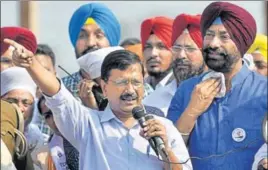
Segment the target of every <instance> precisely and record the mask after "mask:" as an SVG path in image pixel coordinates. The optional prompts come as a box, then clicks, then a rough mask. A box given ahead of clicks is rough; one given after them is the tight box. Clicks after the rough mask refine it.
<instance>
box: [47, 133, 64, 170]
mask: <svg viewBox="0 0 268 170" xmlns="http://www.w3.org/2000/svg"><path fill="white" fill-rule="evenodd" d="M48 146H49V150H50V154H51V157H52V160H53V163H54V165H55V167H56V169H57V170H68V165H67V162H66V156H65V153H64V148H63V138H62V137H61V136H58V135H56V134H53V136H52V138H51V141H50V142H49V143H48Z"/></svg>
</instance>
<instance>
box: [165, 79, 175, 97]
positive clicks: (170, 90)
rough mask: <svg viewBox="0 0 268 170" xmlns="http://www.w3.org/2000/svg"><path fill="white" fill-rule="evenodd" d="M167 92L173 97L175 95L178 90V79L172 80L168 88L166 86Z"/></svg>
mask: <svg viewBox="0 0 268 170" xmlns="http://www.w3.org/2000/svg"><path fill="white" fill-rule="evenodd" d="M166 90H167V92H168V93H169V94H171V95H172V96H174V95H175V93H176V90H177V81H176V79H174V80H172V81H171V82H170V83H169V84H168V85H167V86H166Z"/></svg>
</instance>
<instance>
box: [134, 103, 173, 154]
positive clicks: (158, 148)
mask: <svg viewBox="0 0 268 170" xmlns="http://www.w3.org/2000/svg"><path fill="white" fill-rule="evenodd" d="M132 114H133V117H134V118H135V119H136V120H138V122H139V124H140V126H141V127H142V128H144V123H145V121H147V120H150V119H154V117H153V116H152V115H149V114H147V113H145V111H144V109H143V107H140V106H136V107H134V108H133V109H132ZM149 143H150V145H151V147H152V148H153V150H154V151H155V153H156V155H157V156H159V154H160V155H161V157H162V158H163V159H166V158H168V154H167V152H166V150H165V145H164V141H163V140H162V138H161V137H159V136H154V137H151V138H150V139H149Z"/></svg>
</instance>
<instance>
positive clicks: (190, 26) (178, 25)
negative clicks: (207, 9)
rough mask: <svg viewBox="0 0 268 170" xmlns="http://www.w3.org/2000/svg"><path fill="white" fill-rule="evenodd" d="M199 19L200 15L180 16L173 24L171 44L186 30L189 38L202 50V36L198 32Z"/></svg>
mask: <svg viewBox="0 0 268 170" xmlns="http://www.w3.org/2000/svg"><path fill="white" fill-rule="evenodd" d="M200 19H201V15H187V14H180V15H178V16H177V17H176V19H175V20H174V22H173V28H172V29H173V30H172V41H171V42H172V44H174V43H175V41H176V39H177V38H178V37H179V36H180V35H181V34H182V32H183V31H184V30H185V29H187V30H188V31H189V34H190V36H191V38H192V39H193V40H194V42H195V43H196V45H197V46H198V47H199V48H202V36H201V31H200Z"/></svg>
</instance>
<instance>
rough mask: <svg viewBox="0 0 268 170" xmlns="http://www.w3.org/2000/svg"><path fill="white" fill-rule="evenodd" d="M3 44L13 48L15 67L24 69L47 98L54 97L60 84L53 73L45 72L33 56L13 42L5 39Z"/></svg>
mask: <svg viewBox="0 0 268 170" xmlns="http://www.w3.org/2000/svg"><path fill="white" fill-rule="evenodd" d="M4 42H5V43H7V44H9V45H11V46H13V47H14V48H15V50H14V52H13V56H12V60H13V63H14V64H15V65H16V66H19V67H24V68H26V70H27V71H28V73H29V74H30V75H31V77H32V78H33V80H34V81H35V83H36V84H37V86H39V87H40V89H41V90H42V92H43V93H45V94H46V95H48V96H53V95H55V94H56V93H57V92H58V91H59V89H60V83H59V81H58V79H57V78H56V76H55V75H54V74H53V73H50V72H49V71H47V70H46V69H45V68H44V67H43V66H42V65H41V64H40V63H39V62H38V61H37V60H36V58H35V57H34V54H33V53H32V52H31V51H29V50H27V49H26V48H25V47H23V46H22V45H20V44H18V43H16V42H15V41H13V40H10V39H5V40H4Z"/></svg>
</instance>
